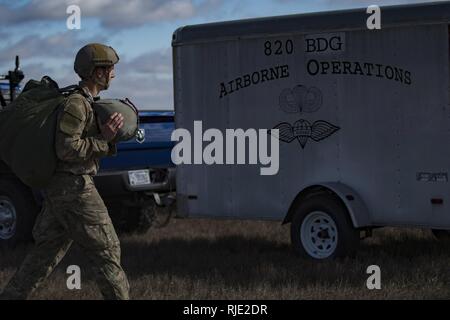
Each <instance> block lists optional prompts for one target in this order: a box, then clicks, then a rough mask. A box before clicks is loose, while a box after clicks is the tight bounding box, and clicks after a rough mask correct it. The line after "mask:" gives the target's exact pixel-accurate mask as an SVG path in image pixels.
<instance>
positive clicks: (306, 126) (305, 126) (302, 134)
mask: <svg viewBox="0 0 450 320" xmlns="http://www.w3.org/2000/svg"><path fill="white" fill-rule="evenodd" d="M292 130H293V132H294V136H295V137H297V140H298V142H300V145H301V146H302V148H304V147H305V145H306V142H307V141H308V138H309V137H311V130H312V129H311V124H310V123H309V122H308V121H307V120H304V119H301V120H298V121H297V122H295V123H294V125H293V126H292Z"/></svg>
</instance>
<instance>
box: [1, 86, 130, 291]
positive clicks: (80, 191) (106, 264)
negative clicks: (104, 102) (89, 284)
mask: <svg viewBox="0 0 450 320" xmlns="http://www.w3.org/2000/svg"><path fill="white" fill-rule="evenodd" d="M91 103H92V96H91V95H90V93H89V91H88V90H86V89H84V88H83V87H81V88H80V90H79V91H78V92H77V93H74V94H72V95H70V96H69V97H68V99H67V100H66V102H65V105H64V109H63V111H62V112H61V113H60V115H59V116H58V125H57V132H56V137H55V145H56V153H57V156H58V159H59V160H58V164H57V170H56V171H57V172H56V173H55V175H54V177H53V178H52V181H51V183H50V185H49V186H48V187H47V188H46V189H45V190H44V206H43V209H42V211H41V213H40V214H39V216H38V218H37V221H36V224H35V226H34V229H33V237H34V239H35V241H36V245H35V247H34V248H33V250H32V251H31V252H30V253H29V255H28V256H27V257H26V259H25V261H24V262H23V264H22V266H21V267H20V269H19V270H18V271H17V272H16V274H15V275H14V276H13V278H12V279H11V281H10V282H9V284H8V285H7V287H6V288H5V290H4V294H3V295H4V297H6V298H9V299H26V298H28V297H29V295H30V294H31V293H32V292H33V291H34V290H35V289H36V288H37V287H38V286H39V285H40V284H41V283H42V282H43V281H44V280H45V279H46V278H47V277H48V276H49V275H50V274H51V272H52V270H53V269H54V268H55V267H56V265H57V264H58V263H59V262H60V261H61V259H62V258H63V257H64V255H65V254H66V252H67V251H68V250H69V248H70V246H71V245H72V243H73V242H75V243H77V244H78V245H79V246H81V247H82V249H83V250H84V252H85V253H86V254H87V256H88V258H89V260H90V262H91V263H92V266H93V267H94V269H95V273H96V281H97V284H98V285H99V287H100V290H101V292H102V294H103V296H104V298H105V299H129V284H128V280H127V277H126V275H125V273H124V271H123V270H122V267H121V264H120V243H119V239H118V238H117V235H116V232H115V230H114V227H113V225H112V223H111V219H110V217H109V215H108V211H107V209H106V207H105V204H104V202H103V201H102V199H101V197H100V195H99V194H98V192H97V189H96V188H95V185H94V182H93V178H92V176H93V175H95V174H96V173H97V170H98V161H99V160H98V159H99V158H100V157H102V156H107V155H113V154H115V153H116V149H115V146H114V145H110V144H108V142H106V141H105V140H103V139H102V136H101V134H100V131H99V129H98V125H97V122H96V117H95V116H94V113H93V110H92V107H91Z"/></svg>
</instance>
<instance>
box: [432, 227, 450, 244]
mask: <svg viewBox="0 0 450 320" xmlns="http://www.w3.org/2000/svg"><path fill="white" fill-rule="evenodd" d="M431 232H432V233H433V235H434V237H435V238H436V239H437V240H439V241H446V242H450V230H438V229H432V230H431Z"/></svg>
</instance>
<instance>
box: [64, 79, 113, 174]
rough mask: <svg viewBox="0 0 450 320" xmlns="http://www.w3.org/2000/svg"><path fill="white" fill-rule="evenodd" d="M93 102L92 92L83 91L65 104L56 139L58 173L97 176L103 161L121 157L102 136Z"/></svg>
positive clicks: (82, 89) (75, 94)
mask: <svg viewBox="0 0 450 320" xmlns="http://www.w3.org/2000/svg"><path fill="white" fill-rule="evenodd" d="M92 102H93V98H92V96H91V94H90V92H89V91H88V90H87V89H85V88H83V87H80V89H79V90H78V91H76V92H75V93H72V94H71V95H70V96H69V97H68V98H67V99H66V101H65V102H64V106H62V108H61V111H60V113H59V115H58V118H57V128H56V135H55V148H56V155H57V157H58V162H57V165H56V172H66V173H72V174H76V175H84V174H87V175H91V176H93V175H95V174H97V171H98V168H99V159H100V158H101V157H104V156H111V155H115V154H116V153H117V149H116V146H115V145H114V144H111V143H108V142H107V141H106V140H104V139H103V137H102V135H101V132H100V128H99V127H98V123H97V118H96V116H95V113H94V110H93V109H92Z"/></svg>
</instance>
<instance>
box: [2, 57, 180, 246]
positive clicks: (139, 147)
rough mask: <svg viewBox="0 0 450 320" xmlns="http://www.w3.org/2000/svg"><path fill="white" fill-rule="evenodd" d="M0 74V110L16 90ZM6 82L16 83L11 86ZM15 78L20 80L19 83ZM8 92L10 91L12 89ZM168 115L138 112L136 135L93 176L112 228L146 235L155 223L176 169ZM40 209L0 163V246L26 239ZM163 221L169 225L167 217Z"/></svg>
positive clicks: (36, 196)
mask: <svg viewBox="0 0 450 320" xmlns="http://www.w3.org/2000/svg"><path fill="white" fill-rule="evenodd" d="M17 70H19V72H21V71H20V69H19V68H18V60H16V70H15V71H10V72H9V76H0V80H9V81H8V82H5V81H4V82H0V100H1V101H0V102H1V106H0V112H1V109H2V107H4V106H6V104H7V103H9V102H11V101H12V100H13V99H14V98H15V96H17V94H18V93H19V92H20V86H19V83H20V80H21V79H23V77H20V76H19V77H16V78H14V77H15V75H14V72H17ZM11 78H12V79H15V80H16V81H15V82H16V83H13V86H11ZM19 79H20V80H19ZM11 88H13V90H11ZM173 130H174V112H173V111H155V110H152V111H139V135H138V136H137V137H136V139H133V140H130V141H126V142H121V143H119V144H118V145H117V150H118V152H117V155H116V156H114V157H109V158H104V159H102V161H101V163H100V170H99V173H98V175H97V176H96V177H95V184H96V186H97V189H98V191H99V193H100V194H101V196H102V198H103V200H104V201H105V204H106V205H107V207H108V210H109V213H110V215H111V218H112V220H113V223H114V224H115V226H116V227H117V228H118V229H119V230H122V231H125V232H134V231H138V232H145V231H147V229H148V228H150V227H151V226H152V225H155V224H157V223H162V222H161V221H158V220H157V219H156V215H157V213H158V210H157V208H158V205H163V204H164V201H168V200H167V199H172V196H171V195H172V194H173V192H174V191H175V166H174V165H173V163H172V161H171V149H172V147H173V142H172V141H171V139H170V137H171V133H172V131H173ZM41 206H42V196H41V192H40V190H32V189H30V188H29V187H27V186H26V185H24V184H23V183H22V182H21V181H20V180H19V179H18V178H16V177H15V175H14V174H13V173H12V172H11V170H10V169H9V168H8V166H7V165H6V164H5V163H3V162H1V161H0V246H11V245H12V246H14V245H15V244H17V243H19V242H23V241H26V240H29V239H30V238H31V229H32V227H33V225H34V221H35V219H36V216H37V214H38V212H39V211H40V209H41ZM162 221H163V222H165V221H168V220H166V217H164V218H163V219H162Z"/></svg>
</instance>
